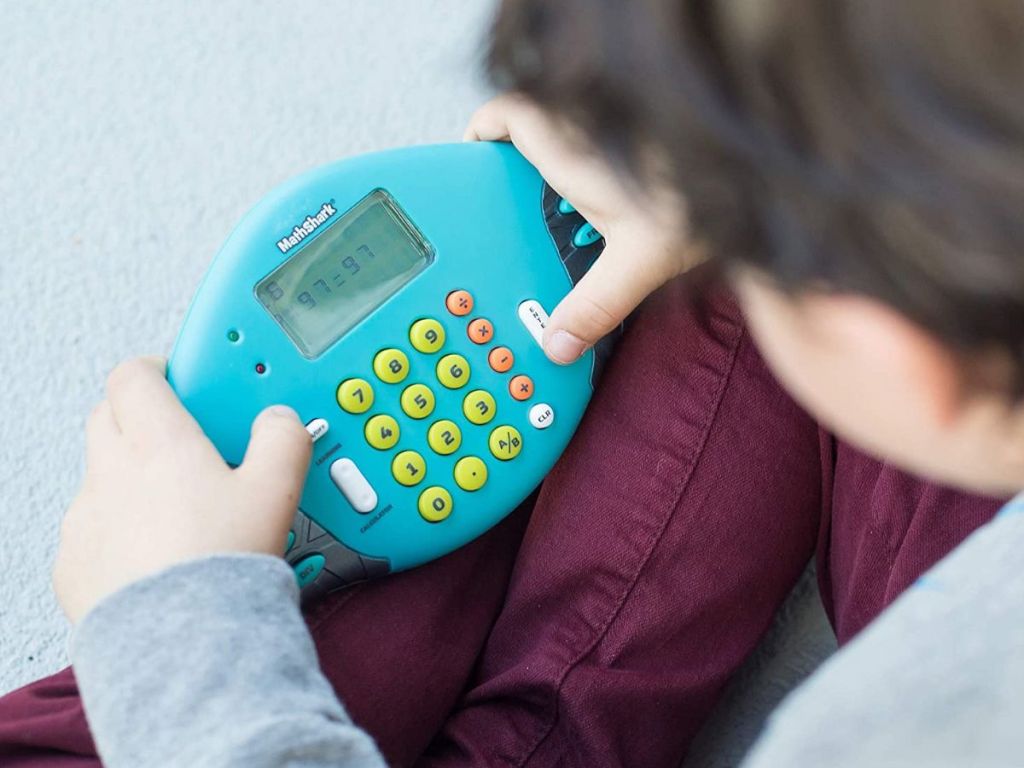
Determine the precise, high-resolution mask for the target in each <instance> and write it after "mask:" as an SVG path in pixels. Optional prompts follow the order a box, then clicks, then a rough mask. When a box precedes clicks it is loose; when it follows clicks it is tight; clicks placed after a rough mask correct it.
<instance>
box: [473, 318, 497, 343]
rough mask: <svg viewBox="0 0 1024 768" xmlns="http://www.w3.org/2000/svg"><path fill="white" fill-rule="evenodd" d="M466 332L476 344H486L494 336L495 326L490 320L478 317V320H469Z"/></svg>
mask: <svg viewBox="0 0 1024 768" xmlns="http://www.w3.org/2000/svg"><path fill="white" fill-rule="evenodd" d="M466 333H467V334H468V335H469V340H470V341H472V342H473V343H474V344H486V343H488V342H489V341H490V340H491V339H493V338H494V326H493V325H491V321H490V320H486V319H484V318H482V317H478V318H477V319H476V320H470V321H469V327H468V328H466Z"/></svg>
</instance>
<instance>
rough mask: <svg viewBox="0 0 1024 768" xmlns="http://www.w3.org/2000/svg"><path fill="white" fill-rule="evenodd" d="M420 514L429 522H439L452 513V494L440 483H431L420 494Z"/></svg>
mask: <svg viewBox="0 0 1024 768" xmlns="http://www.w3.org/2000/svg"><path fill="white" fill-rule="evenodd" d="M418 506H419V510H420V516H421V517H422V518H423V519H424V520H427V521H428V522H431V523H439V522H441V521H442V520H444V519H445V518H446V517H448V515H450V514H451V513H452V506H453V504H452V495H451V494H450V493H448V491H446V490H445V489H444V488H442V487H441V486H440V485H432V486H430V487H429V488H427V489H426V490H424V491H423V493H421V494H420V501H419V504H418Z"/></svg>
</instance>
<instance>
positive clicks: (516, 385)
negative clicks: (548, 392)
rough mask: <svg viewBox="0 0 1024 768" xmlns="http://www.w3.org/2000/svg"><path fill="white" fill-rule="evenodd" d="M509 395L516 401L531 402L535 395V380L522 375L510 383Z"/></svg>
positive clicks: (515, 377) (513, 378) (514, 377)
mask: <svg viewBox="0 0 1024 768" xmlns="http://www.w3.org/2000/svg"><path fill="white" fill-rule="evenodd" d="M508 393H509V394H510V395H512V397H514V398H515V399H516V400H529V399H530V397H531V396H532V395H533V379H531V378H530V377H529V376H527V375H525V374H522V373H520V374H519V375H518V376H513V377H512V381H510V382H509V383H508Z"/></svg>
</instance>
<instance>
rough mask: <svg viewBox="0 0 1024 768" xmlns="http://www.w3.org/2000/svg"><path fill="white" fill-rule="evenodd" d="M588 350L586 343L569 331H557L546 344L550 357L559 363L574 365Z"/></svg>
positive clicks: (546, 350)
mask: <svg viewBox="0 0 1024 768" xmlns="http://www.w3.org/2000/svg"><path fill="white" fill-rule="evenodd" d="M586 349H587V344H586V342H585V341H583V339H581V338H579V337H577V336H574V335H573V334H571V333H569V332H568V331H555V332H554V333H552V334H551V335H550V336H549V337H548V340H547V343H545V344H544V351H545V352H547V353H548V357H550V358H551V359H552V360H554V361H555V362H558V363H574V362H576V361H577V360H579V359H580V356H581V355H582V354H583V353H584V352H585V351H586Z"/></svg>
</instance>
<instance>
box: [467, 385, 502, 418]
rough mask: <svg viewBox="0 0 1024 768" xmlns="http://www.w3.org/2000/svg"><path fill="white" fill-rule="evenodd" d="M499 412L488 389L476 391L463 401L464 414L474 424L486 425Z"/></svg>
mask: <svg viewBox="0 0 1024 768" xmlns="http://www.w3.org/2000/svg"><path fill="white" fill-rule="evenodd" d="M497 410H498V406H497V404H496V403H495V402H494V395H492V394H491V393H490V392H488V391H487V390H486V389H474V390H473V391H472V392H470V393H469V394H468V395H466V399H465V400H463V401H462V413H463V414H464V415H465V416H466V418H467V419H469V420H470V421H471V422H472V423H474V424H486V423H487V422H489V421H490V420H491V419H493V418H494V414H495V413H497Z"/></svg>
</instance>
